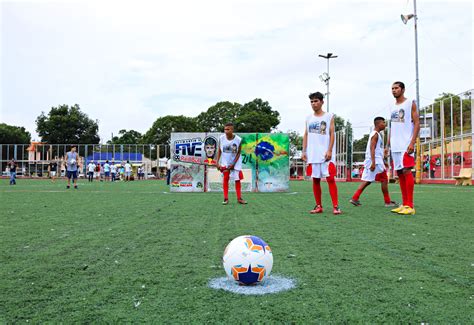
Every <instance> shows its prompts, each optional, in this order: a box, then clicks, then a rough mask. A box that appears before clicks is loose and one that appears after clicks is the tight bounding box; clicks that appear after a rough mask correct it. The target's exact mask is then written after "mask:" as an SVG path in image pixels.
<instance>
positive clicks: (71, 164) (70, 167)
mask: <svg viewBox="0 0 474 325" xmlns="http://www.w3.org/2000/svg"><path fill="white" fill-rule="evenodd" d="M78 161H79V154H78V153H77V152H76V146H72V147H71V151H68V152H66V173H67V186H66V188H71V178H72V179H73V183H74V188H75V189H77V167H78Z"/></svg>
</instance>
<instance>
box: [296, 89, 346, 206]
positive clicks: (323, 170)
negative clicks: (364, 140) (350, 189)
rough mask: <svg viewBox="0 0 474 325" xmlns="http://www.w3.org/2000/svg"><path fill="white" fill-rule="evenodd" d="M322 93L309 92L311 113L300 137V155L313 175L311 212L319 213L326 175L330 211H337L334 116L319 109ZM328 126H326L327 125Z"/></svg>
mask: <svg viewBox="0 0 474 325" xmlns="http://www.w3.org/2000/svg"><path fill="white" fill-rule="evenodd" d="M323 98H324V96H323V94H321V93H320V92H319V91H318V92H315V93H312V94H310V95H309V99H310V101H311V107H312V109H313V114H311V115H310V116H308V117H307V118H306V127H305V132H304V136H303V155H302V158H303V160H304V161H306V162H307V163H308V165H309V168H308V173H309V170H311V177H312V178H313V194H314V198H315V201H316V206H315V207H314V209H313V210H311V211H310V213H311V214H315V213H322V212H323V206H322V202H321V178H322V177H326V180H327V183H328V186H329V194H330V195H331V199H332V205H333V214H335V215H338V214H341V213H342V212H341V210H340V209H339V203H338V198H337V185H336V181H335V179H334V176H335V175H336V166H335V165H334V161H335V156H336V154H335V152H336V150H335V149H336V148H335V144H334V142H335V134H336V133H335V127H334V115H333V114H331V113H328V112H324V111H323V104H324V100H323ZM328 125H329V127H328Z"/></svg>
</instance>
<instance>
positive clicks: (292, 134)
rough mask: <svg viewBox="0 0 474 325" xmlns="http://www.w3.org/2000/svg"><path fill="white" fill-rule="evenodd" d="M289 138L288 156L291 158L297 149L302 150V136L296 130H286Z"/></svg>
mask: <svg viewBox="0 0 474 325" xmlns="http://www.w3.org/2000/svg"><path fill="white" fill-rule="evenodd" d="M287 133H288V137H289V138H290V158H293V157H294V156H295V155H296V153H297V151H298V150H303V136H302V135H300V134H299V133H298V131H293V130H288V132H287Z"/></svg>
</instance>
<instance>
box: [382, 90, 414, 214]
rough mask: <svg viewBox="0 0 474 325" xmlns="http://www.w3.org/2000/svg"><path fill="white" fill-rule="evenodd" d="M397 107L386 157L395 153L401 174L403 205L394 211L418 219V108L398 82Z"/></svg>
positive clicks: (399, 178) (391, 119)
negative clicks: (415, 171) (415, 172)
mask: <svg viewBox="0 0 474 325" xmlns="http://www.w3.org/2000/svg"><path fill="white" fill-rule="evenodd" d="M392 95H393V97H395V103H394V104H393V106H392V108H391V110H390V135H389V137H388V141H387V148H385V150H386V153H387V154H388V151H389V150H390V151H391V157H392V161H393V166H394V169H395V170H396V172H397V174H398V180H399V183H400V190H401V192H402V205H400V207H398V208H395V209H393V210H392V212H394V213H398V214H402V215H414V214H415V207H414V203H413V192H414V188H415V179H414V178H413V174H412V172H411V169H412V168H413V167H414V166H415V142H416V138H417V137H418V133H419V131H420V119H419V116H418V108H417V104H416V102H415V101H414V100H410V99H408V98H406V97H405V84H404V83H403V82H401V81H395V82H394V83H393V84H392Z"/></svg>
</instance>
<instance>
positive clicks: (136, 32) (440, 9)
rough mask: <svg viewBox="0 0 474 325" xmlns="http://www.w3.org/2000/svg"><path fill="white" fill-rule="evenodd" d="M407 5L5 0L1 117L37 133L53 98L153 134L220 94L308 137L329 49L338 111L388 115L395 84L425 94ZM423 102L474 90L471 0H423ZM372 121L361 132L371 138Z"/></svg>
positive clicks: (106, 127)
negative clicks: (162, 119) (162, 123)
mask: <svg viewBox="0 0 474 325" xmlns="http://www.w3.org/2000/svg"><path fill="white" fill-rule="evenodd" d="M412 5H413V4H412V2H411V0H410V1H406V0H397V1H357V2H352V1H309V0H308V1H303V0H300V1H258V2H257V1H250V0H245V1H237V0H235V1H173V2H164V1H153V2H151V1H138V2H137V1H134V2H120V1H118V2H117V1H114V2H110V1H94V2H92V1H87V2H76V1H74V2H45V1H36V2H20V3H12V2H3V3H1V4H0V10H1V36H2V39H1V71H0V72H1V87H0V89H1V93H0V96H1V111H0V112H1V120H2V122H3V121H5V122H6V123H9V124H14V125H23V126H25V127H27V128H28V129H29V130H30V131H32V132H34V128H35V123H34V120H35V118H36V117H37V116H38V115H39V114H40V112H41V111H48V110H49V108H50V107H51V106H57V105H59V104H71V105H72V104H75V103H78V104H79V105H80V106H81V108H82V109H83V110H84V111H85V112H86V113H87V114H88V115H89V116H90V117H91V118H94V119H99V120H100V134H101V136H102V137H103V139H104V141H105V140H107V139H108V138H109V137H110V134H111V132H114V133H116V132H117V131H118V130H120V129H123V128H126V129H135V130H138V131H140V132H145V131H147V130H148V129H149V128H150V126H151V125H152V123H153V121H154V120H155V119H156V118H158V117H159V116H164V115H167V114H184V115H189V116H196V115H197V114H199V113H200V112H202V111H204V110H206V109H207V108H208V107H209V106H211V105H213V104H215V103H216V102H217V101H221V100H230V101H237V102H240V103H245V102H247V101H250V100H252V99H254V98H256V97H260V98H262V99H264V100H267V101H269V103H270V104H271V105H272V106H273V108H275V109H277V110H278V111H279V112H280V113H281V116H282V122H281V124H280V127H279V128H280V129H282V130H287V129H296V130H298V131H302V128H303V126H302V122H301V121H302V120H303V118H304V116H305V115H307V114H309V113H310V107H309V104H308V100H307V94H308V93H309V92H310V91H314V90H316V89H319V90H324V91H325V86H324V85H323V84H322V83H321V82H320V81H319V79H318V75H319V74H321V73H322V72H325V71H326V62H325V60H322V59H321V58H318V57H317V54H320V53H321V54H322V53H327V52H333V53H335V54H337V55H338V56H339V57H338V58H336V59H334V60H331V63H330V64H331V68H330V72H331V73H330V74H331V90H330V91H331V96H330V109H331V111H333V112H335V113H337V114H338V115H341V116H342V117H343V118H345V119H349V120H351V122H352V123H353V124H354V125H356V126H358V125H359V126H369V125H370V124H371V122H370V121H371V119H372V117H373V116H374V115H377V114H382V115H386V109H387V105H389V103H390V102H391V101H392V98H391V94H390V84H391V82H392V81H394V80H403V81H405V83H406V84H407V86H409V87H408V88H407V93H408V95H410V96H412V97H414V95H415V87H414V83H413V82H414V80H415V73H414V71H415V66H414V34H413V24H412V21H411V22H409V23H408V24H407V25H406V26H405V25H403V24H402V23H401V21H400V18H399V15H400V13H402V12H403V13H409V12H411V11H412ZM418 11H419V12H418V14H419V18H420V19H419V43H420V46H419V49H420V53H419V56H420V90H421V95H422V104H428V103H429V99H432V98H435V97H436V96H437V95H438V94H439V93H441V92H443V91H451V92H461V91H463V90H466V89H468V88H471V87H473V84H472V77H473V72H472V57H473V53H472V17H473V15H472V4H471V3H470V2H452V1H439V2H433V1H430V2H427V1H419V3H418ZM365 131H367V129H364V128H362V129H357V130H356V136H361V135H362V133H363V132H365Z"/></svg>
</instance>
